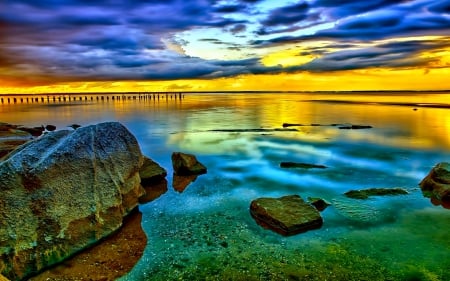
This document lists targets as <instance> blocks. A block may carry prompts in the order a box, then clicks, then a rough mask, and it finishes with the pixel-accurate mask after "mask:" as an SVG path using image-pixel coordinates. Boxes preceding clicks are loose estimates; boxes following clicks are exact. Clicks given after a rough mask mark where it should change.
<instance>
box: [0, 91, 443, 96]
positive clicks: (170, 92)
mask: <svg viewBox="0 0 450 281" xmlns="http://www.w3.org/2000/svg"><path fill="white" fill-rule="evenodd" d="M180 93H181V94H346V95H352V94H370V95H380V94H387V93H391V94H404V93H417V94H427V93H430V94H450V89H449V90H361V91H360V90H355V91H165V92H153V91H149V92H142V91H137V92H67V93H3V94H0V97H8V96H71V95H139V94H150V95H153V94H155V95H157V94H159V95H166V94H169V95H171V94H172V95H173V94H180Z"/></svg>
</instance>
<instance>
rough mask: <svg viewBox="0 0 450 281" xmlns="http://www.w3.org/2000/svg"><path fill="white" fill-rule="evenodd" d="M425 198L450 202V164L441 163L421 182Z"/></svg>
mask: <svg viewBox="0 0 450 281" xmlns="http://www.w3.org/2000/svg"><path fill="white" fill-rule="evenodd" d="M419 185H420V188H421V189H422V192H423V193H424V195H425V196H427V197H431V198H433V197H434V198H435V199H438V200H440V201H443V202H445V203H448V202H450V163H447V162H441V163H439V164H437V165H436V166H434V167H433V169H431V171H430V172H429V173H428V175H427V176H426V177H425V178H424V179H423V180H422V181H421V182H420V184H419Z"/></svg>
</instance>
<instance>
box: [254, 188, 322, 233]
mask: <svg viewBox="0 0 450 281" xmlns="http://www.w3.org/2000/svg"><path fill="white" fill-rule="evenodd" d="M250 214H251V215H252V217H253V218H254V219H255V221H256V222H257V223H258V224H259V225H261V226H263V227H265V228H269V229H271V230H273V231H275V232H277V233H279V234H282V235H286V236H287V235H294V234H298V233H301V232H305V231H308V230H311V229H317V228H320V227H321V226H322V224H323V219H322V217H321V216H320V213H319V211H317V209H316V208H314V207H313V206H311V205H310V204H308V203H306V202H305V201H304V200H303V199H302V198H301V197H300V196H298V195H290V196H284V197H280V198H258V199H255V200H253V201H252V202H251V204H250Z"/></svg>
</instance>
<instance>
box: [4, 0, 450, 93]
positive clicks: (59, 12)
mask: <svg viewBox="0 0 450 281" xmlns="http://www.w3.org/2000/svg"><path fill="white" fill-rule="evenodd" d="M448 89H450V0H403V1H387V0H370V1H361V0H341V1H332V0H302V1H289V0H276V1H275V0H232V1H222V0H219V1H217V0H192V1H188V0H165V1H159V0H148V1H144V0H129V1H125V0H123V1H122V0H102V1H87V0H67V1H64V0H46V1H41V0H36V1H33V0H1V1H0V93H41V92H108V91H241V90H245V91H265V90H270V91H346V90H353V91H356V90H448Z"/></svg>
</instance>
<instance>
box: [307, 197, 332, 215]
mask: <svg viewBox="0 0 450 281" xmlns="http://www.w3.org/2000/svg"><path fill="white" fill-rule="evenodd" d="M307 199H308V202H309V203H310V204H311V205H313V206H314V207H316V209H317V210H318V211H319V212H322V211H323V210H325V209H326V208H327V207H328V206H330V205H331V203H330V202H328V201H327V200H325V199H322V198H317V197H308V198H307Z"/></svg>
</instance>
